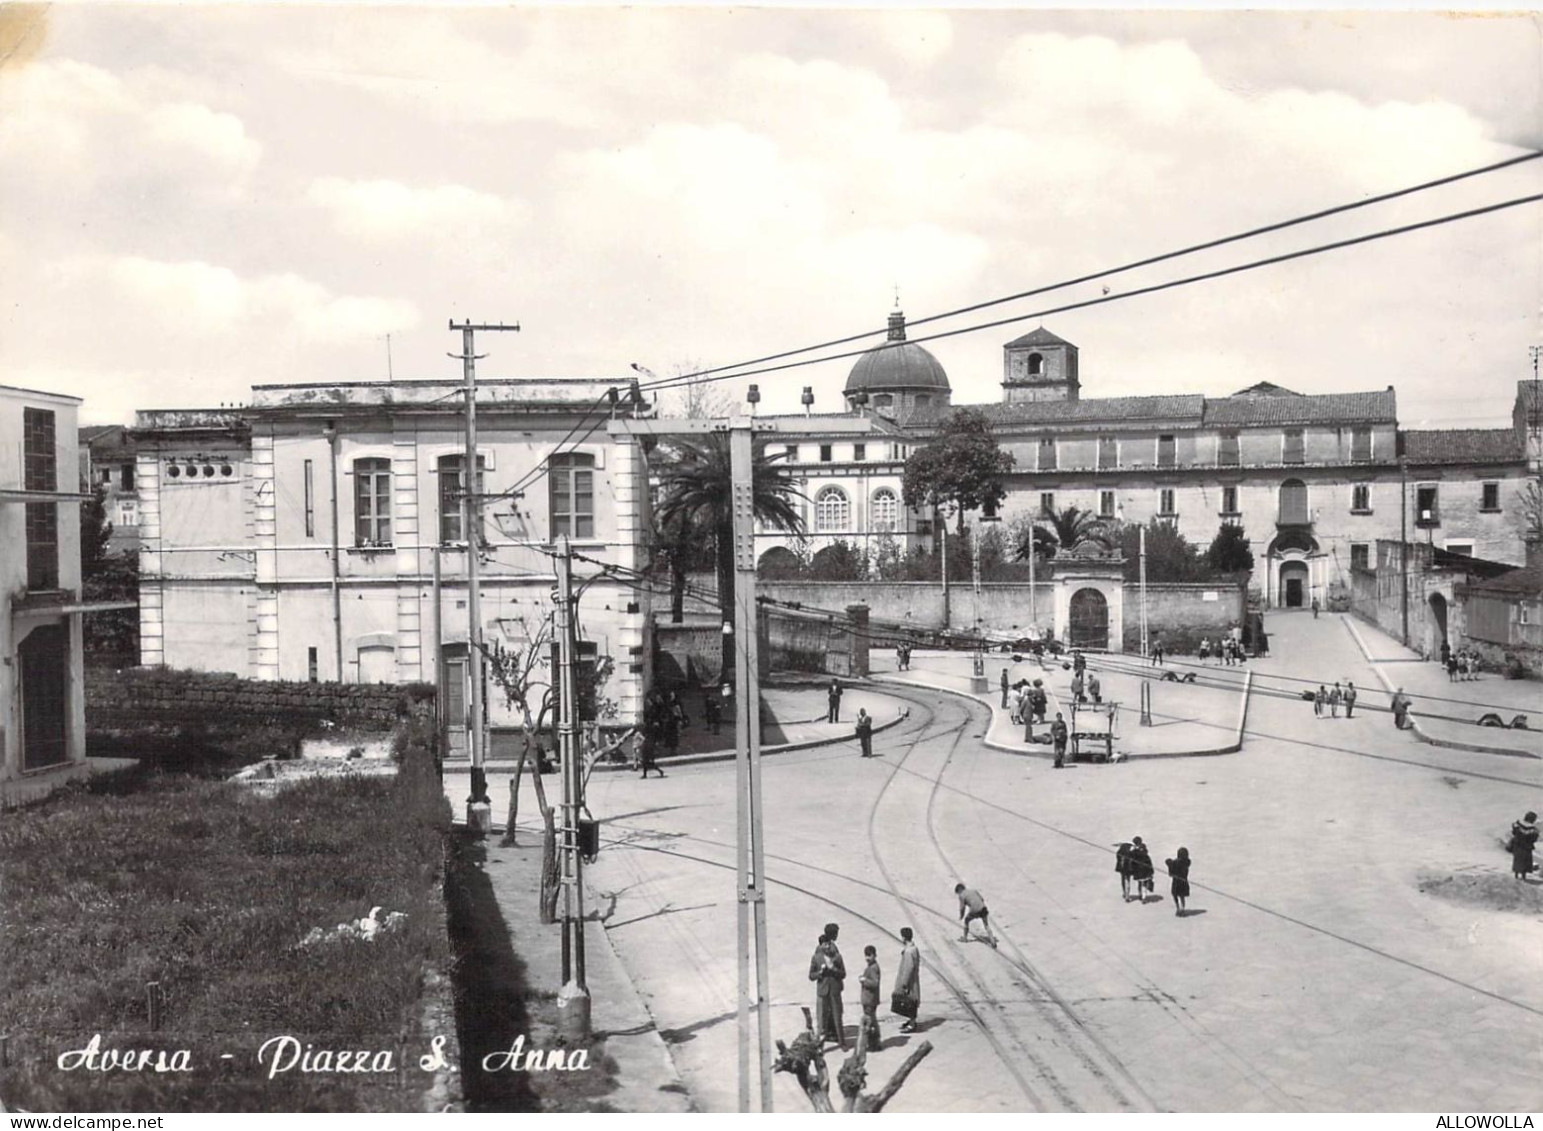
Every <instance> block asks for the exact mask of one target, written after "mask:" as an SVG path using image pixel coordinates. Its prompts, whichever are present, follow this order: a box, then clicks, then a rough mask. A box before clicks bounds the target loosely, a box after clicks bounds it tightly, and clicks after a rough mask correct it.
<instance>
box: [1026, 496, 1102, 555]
mask: <svg viewBox="0 0 1543 1131" xmlns="http://www.w3.org/2000/svg"><path fill="white" fill-rule="evenodd" d="M1108 534H1109V524H1108V521H1107V520H1105V519H1102V518H1100V517H1099V516H1098V515H1096V514H1094V513H1093V512H1092V511H1089V510H1083V509H1082V508H1081V507H1066V508H1064V509H1063V510H1059V511H1053V510H1050V509H1049V508H1045V509H1044V510H1042V511H1040V513H1039V514H1038V515H1036V516H1035V517H1034V518H1033V519H1031V520H1030V525H1029V529H1028V531H1027V532H1020V533H1019V536H1018V560H1019V561H1024V560H1025V559H1027V558H1028V556H1029V545H1030V538H1032V539H1033V545H1034V548H1035V549H1036V550H1039V551H1041V552H1043V553H1045V555H1046V556H1047V557H1054V556H1055V555H1056V553H1057V552H1058V551H1064V552H1067V553H1070V552H1071V551H1072V550H1075V549H1076V548H1077V547H1078V546H1080V545H1082V543H1084V542H1090V541H1092V542H1099V543H1102V544H1105V545H1107V544H1108Z"/></svg>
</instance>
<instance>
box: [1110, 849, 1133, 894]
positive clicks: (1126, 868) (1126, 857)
mask: <svg viewBox="0 0 1543 1131" xmlns="http://www.w3.org/2000/svg"><path fill="white" fill-rule="evenodd" d="M1130 869H1131V863H1130V841H1128V840H1122V841H1121V842H1120V844H1119V847H1118V848H1116V849H1115V850H1114V870H1115V872H1116V873H1117V874H1118V875H1119V877H1120V898H1121V899H1123V900H1124V901H1125V902H1126V903H1129V902H1130Z"/></svg>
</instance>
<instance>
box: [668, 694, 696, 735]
mask: <svg viewBox="0 0 1543 1131" xmlns="http://www.w3.org/2000/svg"><path fill="white" fill-rule="evenodd" d="M670 714H672V715H674V716H675V725H676V726H677V727H678V728H680V729H681V730H685V729H686V728H687V727H689V726H690V725H691V716H690V715H688V714H686V705H685V704H684V703H682V702H681V701H680V696H679V695H677V694H676V693H675V692H673V691H672V692H670Z"/></svg>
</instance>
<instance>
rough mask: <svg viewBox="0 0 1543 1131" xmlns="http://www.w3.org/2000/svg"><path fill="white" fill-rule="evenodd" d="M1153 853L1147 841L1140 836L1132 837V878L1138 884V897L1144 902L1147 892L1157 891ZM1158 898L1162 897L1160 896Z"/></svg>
mask: <svg viewBox="0 0 1543 1131" xmlns="http://www.w3.org/2000/svg"><path fill="white" fill-rule="evenodd" d="M1152 875H1153V870H1152V853H1151V852H1150V851H1148V849H1147V846H1146V842H1145V841H1143V840H1142V839H1141V838H1140V837H1139V836H1133V837H1131V838H1130V878H1131V879H1132V880H1133V881H1135V884H1136V898H1137V899H1139V900H1140V901H1141V902H1142V903H1145V902H1146V901H1147V893H1148V892H1151V891H1155V890H1156V888H1155V885H1154V884H1153V883H1152ZM1158 898H1162V897H1161V896H1159V897H1158Z"/></svg>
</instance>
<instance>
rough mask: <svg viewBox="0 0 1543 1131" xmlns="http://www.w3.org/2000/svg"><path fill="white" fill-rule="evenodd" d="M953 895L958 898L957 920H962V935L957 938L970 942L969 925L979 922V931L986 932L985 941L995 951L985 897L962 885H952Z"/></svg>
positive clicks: (995, 942) (995, 939) (994, 940)
mask: <svg viewBox="0 0 1543 1131" xmlns="http://www.w3.org/2000/svg"><path fill="white" fill-rule="evenodd" d="M954 894H955V895H957V896H958V897H959V918H960V919H962V920H964V934H962V935H960V936H959V941H960V942H969V941H970V924H971V923H973V922H974V921H975V920H977V919H979V920H980V929H981V930H983V931H985V932H986V941H987V942H988V943H990V944H991V949H992V950H995V949H996V945H997V937H996V935H994V934H993V933H992V931H991V923H990V922H989V921H988V917H989V915H990V912H989V911H987V910H986V900H985V897H984V896H982V895H981V894H980V892H978V891H976V890H975V889H974V888H967V887H965V886H964V885H963V884H962V883H959V884H955V885H954Z"/></svg>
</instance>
